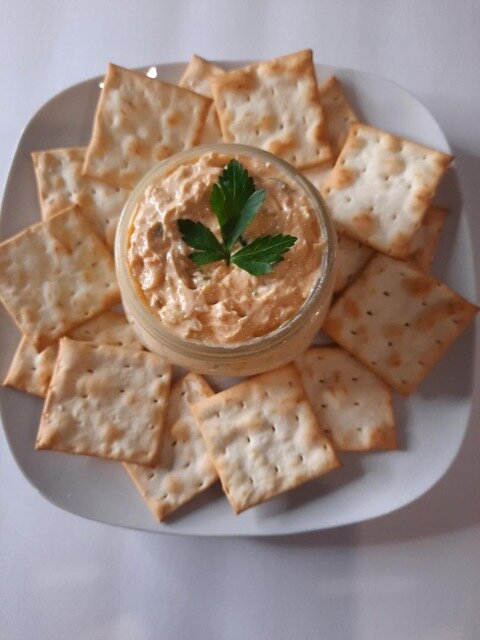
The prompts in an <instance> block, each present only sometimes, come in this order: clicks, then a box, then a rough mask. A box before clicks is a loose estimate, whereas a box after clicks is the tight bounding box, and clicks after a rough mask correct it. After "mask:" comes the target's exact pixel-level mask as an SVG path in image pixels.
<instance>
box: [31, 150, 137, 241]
mask: <svg viewBox="0 0 480 640" xmlns="http://www.w3.org/2000/svg"><path fill="white" fill-rule="evenodd" d="M85 152H86V149H84V148H83V147H72V148H69V149H48V150H46V151H34V152H33V153H32V160H33V166H34V169H35V178H36V180H37V190H38V198H39V201H40V207H41V210H42V218H43V219H44V220H48V219H49V218H51V217H52V216H54V215H55V214H57V213H60V211H64V210H65V209H67V208H68V207H71V206H73V205H75V204H78V205H80V207H81V208H82V211H83V214H84V215H85V216H86V218H87V219H88V220H89V222H91V224H92V226H93V227H94V228H95V231H96V232H97V233H98V235H99V236H100V237H101V238H102V239H103V240H104V241H105V244H106V245H107V246H108V247H109V248H110V249H113V244H114V240H115V231H116V229H117V223H118V219H119V217H120V214H121V212H122V208H123V205H124V204H125V201H126V199H127V196H128V194H129V192H128V191H126V190H125V189H120V188H119V187H111V186H110V185H107V184H104V183H103V182H100V181H99V180H93V179H91V178H87V177H85V176H83V175H82V168H83V164H84V162H85Z"/></svg>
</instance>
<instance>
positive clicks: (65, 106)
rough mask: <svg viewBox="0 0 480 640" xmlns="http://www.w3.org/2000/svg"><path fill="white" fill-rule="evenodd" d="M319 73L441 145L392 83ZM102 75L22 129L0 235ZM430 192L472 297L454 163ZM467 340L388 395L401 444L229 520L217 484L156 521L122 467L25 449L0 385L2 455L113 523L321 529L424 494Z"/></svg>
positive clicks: (86, 130) (395, 127) (452, 420)
mask: <svg viewBox="0 0 480 640" xmlns="http://www.w3.org/2000/svg"><path fill="white" fill-rule="evenodd" d="M219 64H222V63H219ZM236 64H237V65H238V63H236ZM236 64H235V63H224V66H226V67H234V66H236ZM183 68H184V65H183V64H168V65H159V66H158V67H157V71H158V77H159V78H161V79H163V80H167V81H170V82H176V81H177V80H178V78H179V77H180V75H181V72H182V70H183ZM317 72H318V77H319V80H323V79H325V78H326V77H328V76H329V75H331V74H332V73H335V75H337V77H338V78H339V79H340V80H341V81H342V83H343V84H344V86H345V89H346V92H347V94H348V96H349V97H350V99H351V101H352V103H353V105H354V106H355V108H356V109H357V111H358V113H359V115H360V117H361V118H362V119H363V120H364V121H366V122H368V123H370V124H373V125H375V126H377V127H380V128H384V129H387V130H390V131H392V132H394V133H397V134H399V135H401V136H405V137H407V138H411V139H413V140H416V141H418V142H421V143H423V144H426V145H429V146H432V147H434V148H437V149H440V150H441V151H446V152H449V151H450V148H449V145H448V143H447V140H446V138H445V136H444V134H443V133H442V131H441V129H440V127H439V126H438V124H437V123H436V121H435V120H434V118H433V117H432V115H431V114H430V113H429V112H428V111H427V109H426V108H425V107H424V106H423V105H422V104H421V103H420V102H418V100H416V99H415V98H414V97H412V96H411V95H410V94H408V93H407V91H405V90H404V89H402V88H401V87H398V86H396V85H395V84H393V83H391V82H389V81H387V80H384V79H382V78H378V77H374V76H371V75H368V74H365V73H361V72H358V71H353V70H348V69H341V68H337V67H327V66H317ZM100 81H101V78H94V79H92V80H88V81H86V82H82V83H80V84H77V85H75V86H73V87H70V88H69V89H67V90H66V91H63V92H62V93H60V94H58V95H57V96H55V97H54V98H52V100H50V101H49V102H47V103H46V104H45V105H44V106H43V107H42V108H41V109H40V110H39V111H38V113H37V114H36V115H35V116H34V117H33V118H32V120H31V121H30V123H29V124H28V126H27V127H26V129H25V131H24V133H23V135H22V137H21V140H20V142H19V145H18V148H17V151H16V154H15V158H14V160H13V164H12V167H11V171H10V175H9V178H8V181H7V186H6V190H5V194H4V198H3V203H2V217H1V226H0V237H1V238H2V239H4V238H7V237H9V236H11V235H12V234H14V233H16V232H18V231H20V230H21V229H22V228H23V227H25V226H27V225H29V224H32V223H34V222H36V221H38V220H39V219H40V210H39V206H38V202H37V196H36V189H35V181H34V175H33V170H32V166H31V160H30V152H31V151H33V150H36V149H48V148H53V147H62V146H79V145H86V144H87V142H88V140H89V137H90V132H91V126H92V119H93V114H94V109H95V106H96V103H97V98H98V92H99V82H100ZM437 201H438V204H443V205H445V206H448V207H450V208H451V209H452V212H451V214H450V215H449V218H448V220H447V223H446V225H445V229H444V231H443V235H442V239H441V242H440V247H439V254H438V256H437V260H436V263H435V265H434V269H433V271H434V273H435V274H436V275H438V276H439V277H440V278H442V279H443V280H445V281H446V282H447V283H448V284H449V285H451V286H452V287H453V288H454V289H456V290H457V291H458V292H459V293H461V294H463V295H464V296H466V297H467V298H469V299H470V300H472V299H473V296H474V291H475V287H474V284H475V283H474V270H473V260H472V251H471V245H470V237H469V233H468V225H467V222H466V218H465V213H464V212H463V211H462V203H461V197H460V193H459V188H458V181H457V178H456V175H455V169H453V170H451V171H450V172H449V173H448V175H447V177H446V178H445V180H444V183H443V185H442V189H441V193H440V194H439V196H438V197H437ZM0 326H1V327H2V331H1V334H0V375H2V376H4V375H5V373H6V371H7V368H8V365H9V362H10V360H11V358H12V356H13V353H14V350H15V347H16V345H17V343H18V340H19V334H18V332H17V329H16V328H15V327H14V326H13V323H12V321H11V320H10V319H9V318H8V316H7V314H6V312H5V310H4V309H3V308H2V309H1V311H0ZM473 340H474V330H473V329H470V330H468V331H467V332H466V333H465V334H464V335H463V336H462V337H461V338H460V340H459V341H458V342H457V343H456V344H455V345H454V346H453V347H452V348H451V349H450V351H449V352H448V353H447V355H446V356H445V357H444V358H443V360H442V361H441V362H440V364H439V365H438V366H437V367H436V368H435V369H434V371H433V372H432V373H431V374H430V376H429V377H428V378H427V380H426V381H425V383H424V384H423V385H422V386H421V387H420V390H419V392H417V393H416V394H415V395H414V396H412V397H410V398H408V399H401V398H399V397H397V398H396V401H395V405H396V406H395V409H396V416H397V421H398V429H399V436H400V445H401V449H400V450H399V451H396V452H394V453H371V454H366V455H358V454H350V455H345V456H343V463H344V466H343V468H342V469H340V470H338V471H335V472H334V473H332V474H329V475H327V476H326V477H324V478H321V479H319V480H318V481H315V482H311V483H309V484H307V485H305V486H304V487H301V488H300V489H297V490H295V491H292V492H290V493H287V494H285V495H283V496H280V497H278V498H276V499H274V500H272V501H270V502H269V503H267V504H265V505H263V506H260V507H256V508H254V509H251V510H250V511H247V512H245V513H244V514H242V515H240V516H237V517H236V516H234V515H233V514H232V512H231V510H230V507H229V505H228V503H227V501H226V499H225V498H224V497H223V494H222V493H221V490H220V489H219V487H218V486H216V487H213V488H212V489H210V490H209V491H207V492H206V493H205V494H204V495H202V496H200V497H199V498H197V499H196V500H194V501H192V502H191V504H189V505H187V506H186V507H185V508H183V509H182V510H180V511H179V512H178V515H175V516H174V517H172V518H171V520H170V521H169V522H168V523H166V524H158V523H156V522H155V520H154V518H153V516H152V515H151V513H150V511H149V510H148V509H147V507H146V506H145V504H144V503H143V501H142V499H141V498H140V497H139V495H138V494H137V491H136V489H135V488H134V486H133V484H132V483H131V481H130V480H129V478H128V477H127V475H126V473H125V472H124V470H123V468H122V467H121V465H120V464H118V463H113V462H106V461H101V460H96V459H93V458H87V457H82V456H72V455H67V454H61V453H55V452H47V451H45V452H35V451H34V449H33V443H34V441H35V435H36V430H37V426H38V421H39V416H40V412H41V407H42V401H41V399H39V398H35V397H33V396H29V395H27V394H23V393H20V392H17V391H15V390H12V389H7V388H2V389H1V390H0V411H1V417H2V421H3V425H4V428H5V432H6V435H7V439H8V442H9V444H10V447H11V450H12V453H13V455H14V457H15V459H16V461H17V463H18V466H19V467H20V469H21V470H22V472H23V473H24V475H25V476H26V478H27V479H28V480H29V481H30V482H31V483H32V484H33V486H34V487H36V488H37V489H38V491H39V492H40V493H41V494H42V495H43V496H44V497H45V498H47V499H48V500H50V501H51V502H53V503H54V504H56V505H57V506H59V507H61V508H63V509H66V510H67V511H70V512H72V513H76V514H78V515H81V516H84V517H86V518H91V519H94V520H99V521H101V522H106V523H109V524H114V525H118V526H124V527H133V528H136V529H144V530H148V531H164V532H170V533H180V534H196V535H237V536H251V535H256V536H267V535H279V534H288V533H298V532H304V531H312V530H318V529H327V528H329V527H335V526H340V525H346V524H353V523H355V522H360V521H362V520H367V519H369V518H373V517H376V516H379V515H382V514H385V513H388V512H391V511H393V510H395V509H398V508H399V507H402V506H403V505H406V504H408V503H409V502H411V501H412V500H414V499H415V498H418V497H419V496H420V495H422V494H423V493H425V492H426V491H427V490H428V489H429V488H431V487H432V486H433V485H434V484H435V483H436V482H437V481H438V480H439V479H440V478H441V476H442V475H443V474H444V473H445V472H446V471H447V469H448V467H449V466H450V464H451V463H452V461H453V459H454V458H455V456H456V454H457V452H458V450H459V448H460V445H461V443H462V440H463V437H464V435H465V432H466V428H467V424H468V420H469V414H470V403H471V393H472V389H473V388H474V384H473V353H474V349H473Z"/></svg>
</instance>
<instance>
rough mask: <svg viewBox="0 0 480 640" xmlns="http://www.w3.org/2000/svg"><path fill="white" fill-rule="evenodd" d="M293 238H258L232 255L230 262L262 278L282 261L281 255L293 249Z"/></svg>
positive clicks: (284, 236)
mask: <svg viewBox="0 0 480 640" xmlns="http://www.w3.org/2000/svg"><path fill="white" fill-rule="evenodd" d="M296 241H297V239H296V238H295V237H294V236H286V235H281V234H279V235H276V236H260V237H259V238H256V239H255V240H254V241H253V242H251V243H250V244H248V245H247V246H246V247H243V249H240V251H237V252H236V253H234V254H233V256H232V258H231V261H232V263H233V264H236V265H237V267H241V268H242V269H245V271H248V273H251V274H252V275H254V276H262V275H265V274H266V273H271V272H272V271H273V269H272V266H273V265H274V264H277V263H278V262H281V261H282V260H283V258H282V255H283V254H284V253H286V252H287V251H288V250H289V249H291V248H292V247H293V245H294V244H295V242H296Z"/></svg>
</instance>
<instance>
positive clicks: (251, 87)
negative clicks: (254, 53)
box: [211, 50, 332, 168]
mask: <svg viewBox="0 0 480 640" xmlns="http://www.w3.org/2000/svg"><path fill="white" fill-rule="evenodd" d="M211 85H212V90H213V96H214V100H215V106H216V109H217V113H218V116H219V118H220V126H221V129H222V135H223V140H224V142H238V143H243V144H250V145H252V146H254V147H260V148H262V149H265V150H266V151H270V152H271V153H274V154H276V155H278V156H281V157H282V158H284V159H285V160H287V161H288V162H290V163H291V164H293V165H294V166H296V167H298V168H306V167H310V166H317V165H320V164H323V163H325V162H328V161H329V160H330V159H331V157H332V151H331V149H330V145H329V144H328V142H327V141H326V138H325V122H324V116H323V110H322V106H321V104H320V99H319V96H318V89H317V81H316V76H315V68H314V65H313V58H312V52H311V51H310V50H308V51H299V52H297V53H292V54H290V55H287V56H283V57H281V58H275V59H273V60H270V61H268V62H259V63H258V64H253V65H250V66H247V67H243V68H241V69H235V70H233V71H229V72H227V73H224V74H223V75H217V76H214V77H212V79H211Z"/></svg>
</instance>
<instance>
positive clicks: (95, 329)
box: [3, 311, 143, 396]
mask: <svg viewBox="0 0 480 640" xmlns="http://www.w3.org/2000/svg"><path fill="white" fill-rule="evenodd" d="M68 337H69V338H72V339H73V340H83V341H85V342H93V343H94V344H114V345H117V346H118V345H119V346H122V347H126V348H128V349H143V345H141V344H140V342H139V341H138V339H137V336H136V334H135V332H134V331H133V329H132V327H131V326H130V324H129V323H128V321H127V319H126V317H125V315H124V314H123V313H116V312H115V311H105V313H102V314H100V315H99V316H96V317H95V318H92V319H91V320H88V321H87V322H85V324H81V325H80V326H79V327H76V328H75V329H72V331H69V333H68ZM57 354H58V344H57V343H55V344H52V345H50V346H49V347H47V348H46V349H44V350H43V351H41V352H39V351H38V350H37V349H35V347H34V346H33V345H32V344H30V342H28V340H27V339H26V338H22V339H21V340H20V344H19V345H18V347H17V350H16V352H15V355H14V357H13V360H12V363H11V365H10V369H9V370H8V373H7V377H6V378H5V380H4V382H3V384H4V385H5V386H7V387H14V388H15V389H19V390H20V391H26V392H27V393H33V394H34V395H37V396H46V395H47V390H48V385H49V384H50V379H51V377H52V373H53V367H54V366H55V360H56V359H57Z"/></svg>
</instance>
